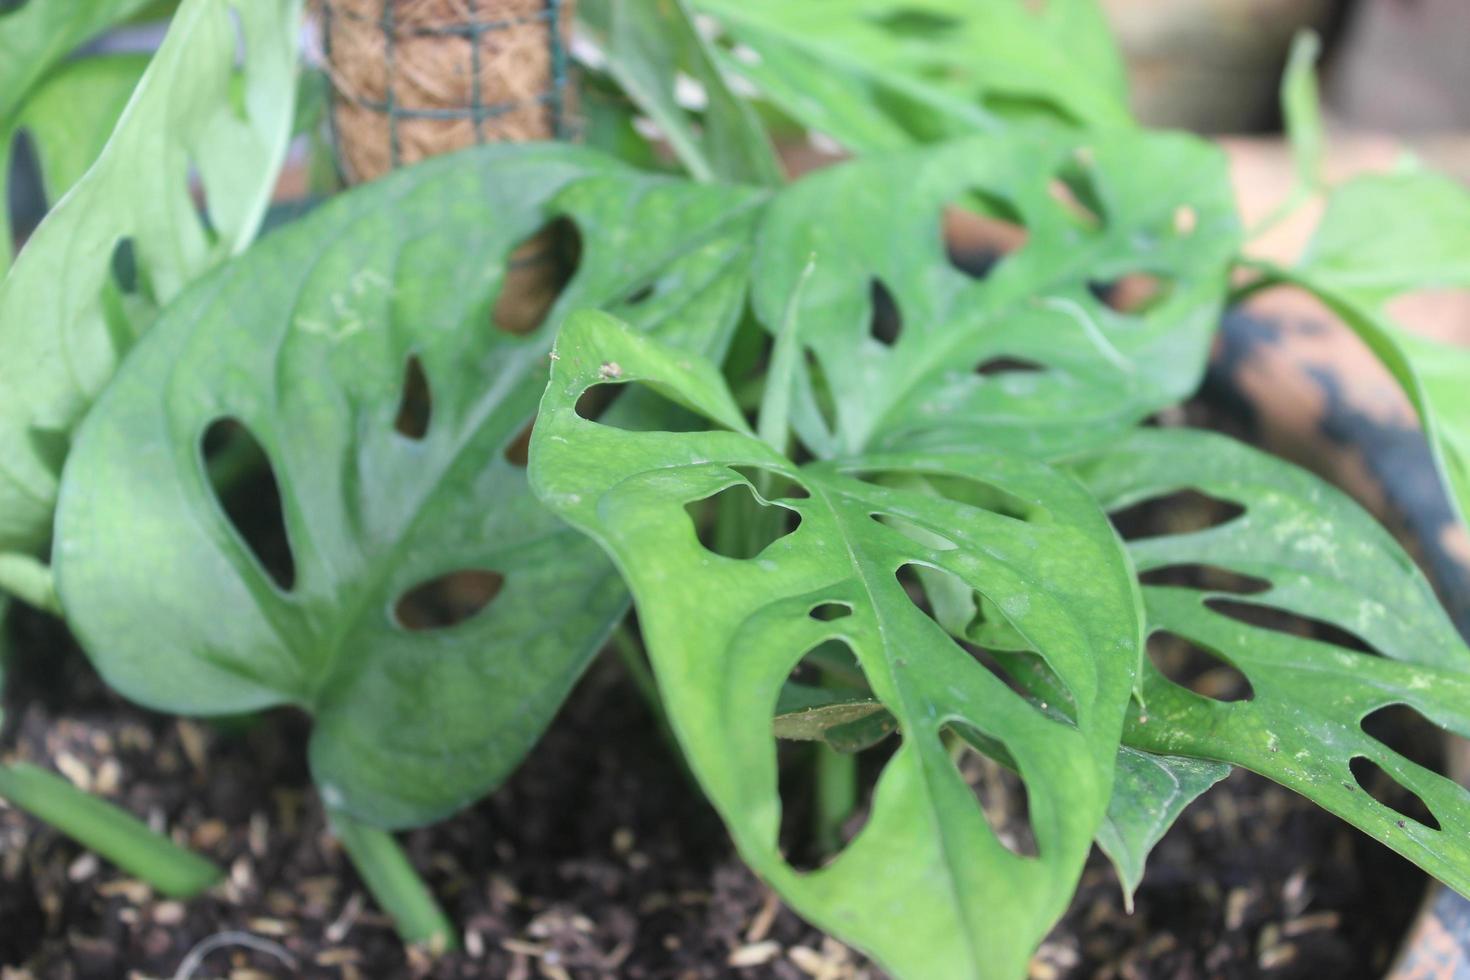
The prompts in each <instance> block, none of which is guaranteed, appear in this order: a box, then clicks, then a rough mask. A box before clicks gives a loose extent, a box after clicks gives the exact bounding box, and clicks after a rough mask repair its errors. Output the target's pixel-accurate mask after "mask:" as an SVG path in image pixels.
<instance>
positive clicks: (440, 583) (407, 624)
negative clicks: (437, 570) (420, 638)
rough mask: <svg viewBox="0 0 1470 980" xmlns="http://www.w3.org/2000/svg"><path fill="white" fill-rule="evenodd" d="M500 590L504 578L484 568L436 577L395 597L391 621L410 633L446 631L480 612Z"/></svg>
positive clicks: (463, 570)
mask: <svg viewBox="0 0 1470 980" xmlns="http://www.w3.org/2000/svg"><path fill="white" fill-rule="evenodd" d="M504 587H505V576H504V575H501V574H500V573H499V572H492V571H488V570H486V569H480V568H467V569H462V570H459V571H454V572H448V573H446V574H444V575H438V576H435V577H434V578H431V579H429V580H428V581H426V582H420V583H419V584H418V585H415V586H414V587H413V588H411V589H409V590H408V591H407V592H404V593H403V595H401V596H399V597H398V601H397V602H395V603H394V604H393V621H394V622H395V623H397V624H398V625H399V626H400V627H401V628H403V629H406V630H409V631H412V632H419V631H422V630H439V629H448V628H449V627H451V626H457V625H459V624H460V623H463V622H464V621H465V620H467V619H469V618H470V617H472V616H476V615H478V614H479V613H481V612H483V611H484V610H485V607H487V606H489V605H490V603H491V601H492V600H494V598H495V597H496V596H497V595H499V594H500V590H501V589H503V588H504Z"/></svg>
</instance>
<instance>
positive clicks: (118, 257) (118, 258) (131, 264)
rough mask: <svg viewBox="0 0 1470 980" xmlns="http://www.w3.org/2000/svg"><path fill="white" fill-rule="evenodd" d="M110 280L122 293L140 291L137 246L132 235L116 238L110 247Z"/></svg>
mask: <svg viewBox="0 0 1470 980" xmlns="http://www.w3.org/2000/svg"><path fill="white" fill-rule="evenodd" d="M110 265H111V266H112V281H113V284H114V285H116V286H117V288H118V289H119V290H120V291H121V292H122V293H124V294H133V293H137V292H140V286H141V279H140V277H139V274H138V247H137V245H136V243H135V242H134V241H133V239H132V237H131V236H129V237H127V238H121V239H118V243H117V244H116V245H114V246H113V248H112V262H111V263H110Z"/></svg>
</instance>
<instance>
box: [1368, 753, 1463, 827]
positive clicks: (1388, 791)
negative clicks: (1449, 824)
mask: <svg viewBox="0 0 1470 980" xmlns="http://www.w3.org/2000/svg"><path fill="white" fill-rule="evenodd" d="M1348 768H1349V769H1350V770H1352V774H1353V779H1354V780H1356V781H1357V783H1358V786H1359V788H1361V789H1362V790H1363V792H1365V793H1367V794H1368V795H1369V796H1371V797H1373V799H1375V800H1377V801H1378V802H1379V803H1381V804H1383V805H1384V806H1386V807H1388V808H1389V809H1390V810H1392V811H1394V812H1395V813H1397V814H1399V815H1400V816H1402V817H1407V818H1408V819H1410V820H1413V821H1415V822H1417V823H1421V824H1423V825H1424V826H1426V827H1428V828H1429V829H1430V830H1439V829H1440V827H1439V821H1438V820H1436V819H1435V818H1434V814H1433V813H1432V812H1430V810H1429V807H1428V806H1427V805H1426V804H1425V803H1424V801H1423V800H1422V799H1420V798H1419V794H1417V793H1415V792H1414V791H1413V790H1411V789H1409V788H1408V787H1407V786H1403V785H1401V784H1400V783H1399V782H1398V781H1397V780H1396V779H1394V778H1393V777H1392V776H1390V775H1389V774H1388V773H1387V772H1386V771H1384V769H1383V767H1382V766H1380V765H1379V764H1378V763H1376V762H1374V761H1373V760H1372V759H1368V758H1365V757H1363V756H1361V755H1355V756H1353V758H1352V760H1351V761H1350V762H1349V763H1348Z"/></svg>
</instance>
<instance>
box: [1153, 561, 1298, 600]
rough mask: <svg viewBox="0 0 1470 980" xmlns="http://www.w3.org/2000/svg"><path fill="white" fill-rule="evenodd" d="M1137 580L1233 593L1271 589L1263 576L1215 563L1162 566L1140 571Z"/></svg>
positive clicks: (1257, 592) (1241, 593)
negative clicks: (1259, 576)
mask: <svg viewBox="0 0 1470 980" xmlns="http://www.w3.org/2000/svg"><path fill="white" fill-rule="evenodd" d="M1138 581H1139V584H1141V585H1161V586H1170V585H1174V586H1184V587H1188V588H1192V589H1200V590H1202V591H1207V592H1229V593H1230V594H1232V595H1260V594H1261V593H1262V592H1269V591H1270V590H1271V583H1270V582H1267V581H1266V580H1265V579H1263V578H1256V577H1255V576H1253V575H1242V574H1241V573H1240V572H1234V571H1231V570H1230V569H1228V568H1221V567H1220V566H1218V565H1197V564H1187V565H1164V566H1162V567H1160V568H1150V569H1149V570H1148V571H1146V572H1140V573H1139V575H1138Z"/></svg>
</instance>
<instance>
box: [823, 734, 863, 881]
mask: <svg viewBox="0 0 1470 980" xmlns="http://www.w3.org/2000/svg"><path fill="white" fill-rule="evenodd" d="M816 750H817V760H816V791H817V792H816V796H817V801H816V803H817V805H816V808H815V809H816V813H815V820H816V825H815V826H814V827H813V828H812V833H813V836H814V837H815V838H816V845H817V849H818V850H819V851H820V852H821V853H823V854H835V853H836V852H837V850H838V849H839V848H840V847H841V846H842V825H843V824H845V823H847V818H848V817H850V816H852V812H853V810H854V809H856V808H857V795H858V780H857V756H855V755H844V754H843V753H841V752H838V751H836V750H834V749H831V748H829V747H828V746H826V745H823V744H822V743H820V742H818V743H817V745H816Z"/></svg>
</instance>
